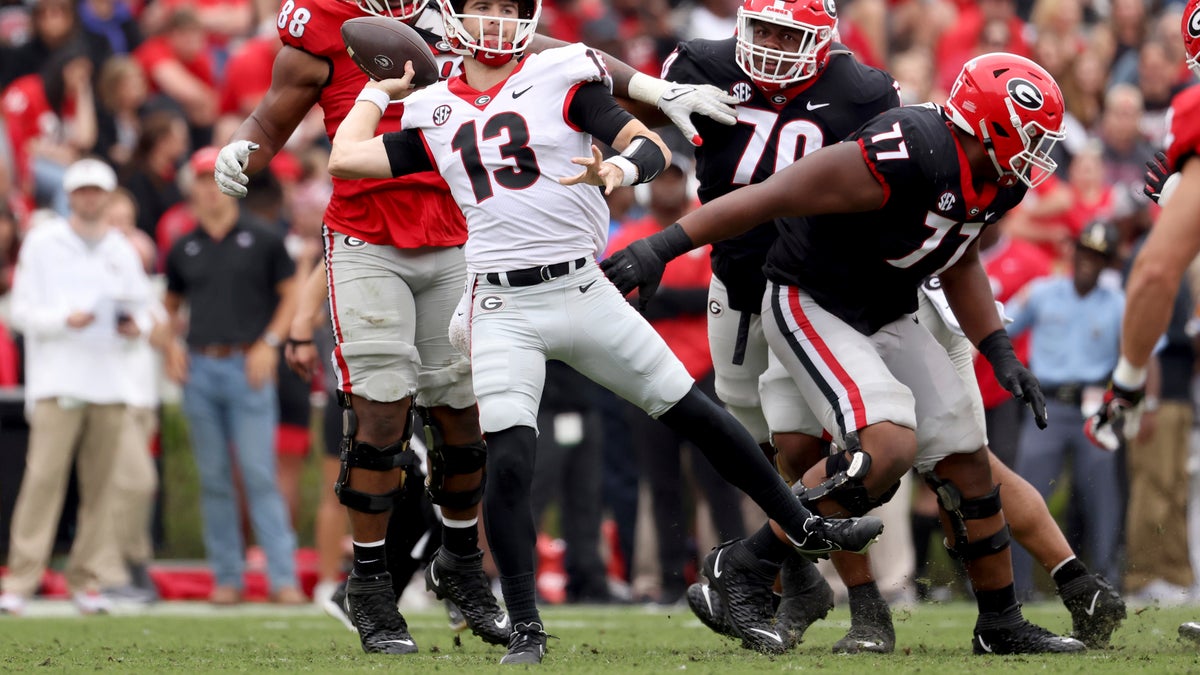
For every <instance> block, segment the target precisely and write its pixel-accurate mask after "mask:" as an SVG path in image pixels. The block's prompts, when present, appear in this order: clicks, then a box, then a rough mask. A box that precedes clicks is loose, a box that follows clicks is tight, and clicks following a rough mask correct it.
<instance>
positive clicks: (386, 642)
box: [377, 640, 413, 647]
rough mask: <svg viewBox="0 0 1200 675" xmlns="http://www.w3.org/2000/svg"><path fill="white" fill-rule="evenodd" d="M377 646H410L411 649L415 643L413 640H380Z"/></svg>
mask: <svg viewBox="0 0 1200 675" xmlns="http://www.w3.org/2000/svg"><path fill="white" fill-rule="evenodd" d="M377 644H381V645H390V644H397V645H408V646H409V647H411V646H412V644H413V641H412V640H380V641H379V642H378V643H377Z"/></svg>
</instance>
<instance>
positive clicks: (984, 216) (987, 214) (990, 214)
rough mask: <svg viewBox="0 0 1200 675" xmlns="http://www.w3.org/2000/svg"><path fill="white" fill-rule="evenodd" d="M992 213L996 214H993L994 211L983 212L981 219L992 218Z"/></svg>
mask: <svg viewBox="0 0 1200 675" xmlns="http://www.w3.org/2000/svg"><path fill="white" fill-rule="evenodd" d="M994 215H996V214H995V213H993V212H991V211H988V212H987V213H985V214H983V219H984V220H991V219H992V216H994Z"/></svg>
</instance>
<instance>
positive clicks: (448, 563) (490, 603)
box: [425, 547, 512, 645]
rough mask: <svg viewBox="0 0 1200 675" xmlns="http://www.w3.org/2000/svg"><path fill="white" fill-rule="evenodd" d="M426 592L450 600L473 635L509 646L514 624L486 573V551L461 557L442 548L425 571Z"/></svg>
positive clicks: (490, 642)
mask: <svg viewBox="0 0 1200 675" xmlns="http://www.w3.org/2000/svg"><path fill="white" fill-rule="evenodd" d="M425 588H426V589H427V590H430V591H432V592H433V593H434V594H435V595H437V597H438V599H439V600H450V601H451V602H453V603H454V604H455V605H456V606H457V607H458V611H459V613H461V614H462V617H463V618H464V619H465V620H466V622H467V625H468V626H470V627H471V632H473V633H475V634H476V635H478V636H479V637H480V638H482V639H483V641H484V642H487V643H488V644H493V645H504V644H508V638H509V635H510V634H511V633H512V624H511V623H510V622H509V620H508V615H507V614H505V613H504V610H502V609H500V605H499V604H498V603H497V602H496V596H495V595H493V594H492V586H491V584H490V583H488V578H487V575H486V574H484V572H483V551H476V552H475V554H473V555H469V556H458V555H455V554H453V553H451V552H449V551H447V550H446V549H445V547H442V548H439V549H438V551H437V553H435V554H434V556H433V559H431V560H430V561H429V565H428V566H426V568H425Z"/></svg>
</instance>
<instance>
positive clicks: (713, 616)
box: [687, 584, 737, 640]
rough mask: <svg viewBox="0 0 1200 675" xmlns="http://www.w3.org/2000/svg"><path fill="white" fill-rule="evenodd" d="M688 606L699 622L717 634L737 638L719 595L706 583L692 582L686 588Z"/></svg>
mask: <svg viewBox="0 0 1200 675" xmlns="http://www.w3.org/2000/svg"><path fill="white" fill-rule="evenodd" d="M687 602H688V607H690V608H691V610H692V614H695V615H696V618H697V619H700V623H702V624H704V625H705V626H708V627H709V629H710V630H712V632H714V633H716V634H717V635H724V636H725V637H729V638H733V639H735V640H736V639H737V634H736V633H734V632H733V626H731V625H730V624H729V618H728V617H727V616H726V615H725V605H724V604H723V603H722V602H721V596H720V595H719V594H718V593H717V592H716V590H714V589H713V587H712V586H709V585H708V584H692V585H691V586H688V589H687Z"/></svg>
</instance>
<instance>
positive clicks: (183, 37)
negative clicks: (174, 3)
mask: <svg viewBox="0 0 1200 675" xmlns="http://www.w3.org/2000/svg"><path fill="white" fill-rule="evenodd" d="M205 39H206V38H205V33H204V27H203V25H201V23H200V18H199V17H198V16H197V15H196V13H195V12H194V11H192V10H191V9H188V8H186V7H181V8H179V9H177V10H175V11H174V12H173V13H172V14H171V18H170V20H169V21H168V22H167V26H166V31H165V32H164V33H163V34H162V35H158V36H155V37H152V38H150V39H149V40H146V42H144V43H143V44H142V46H141V47H138V48H137V50H136V51H135V52H134V53H133V55H134V58H136V59H137V60H138V63H140V64H141V65H142V70H143V71H144V72H145V73H146V78H147V79H148V80H149V81H150V84H151V85H152V89H153V91H154V92H155V93H161V94H162V95H164V96H166V97H167V98H169V99H171V100H172V101H174V102H175V103H176V104H178V105H179V106H180V108H181V109H182V110H183V112H184V114H186V115H187V118H188V121H189V122H191V123H192V124H193V125H195V126H198V127H209V126H211V125H212V124H213V122H215V121H216V119H217V100H218V99H217V91H216V84H217V79H216V76H215V75H214V74H213V63H212V59H211V58H210V57H209V54H208V51H207V48H206V43H205Z"/></svg>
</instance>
